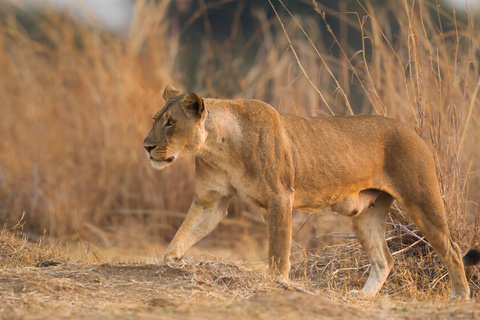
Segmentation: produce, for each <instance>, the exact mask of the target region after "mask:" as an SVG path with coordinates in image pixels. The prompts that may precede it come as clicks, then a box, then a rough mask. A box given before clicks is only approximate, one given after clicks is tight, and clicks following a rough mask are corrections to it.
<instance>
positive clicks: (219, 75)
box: [0, 0, 480, 300]
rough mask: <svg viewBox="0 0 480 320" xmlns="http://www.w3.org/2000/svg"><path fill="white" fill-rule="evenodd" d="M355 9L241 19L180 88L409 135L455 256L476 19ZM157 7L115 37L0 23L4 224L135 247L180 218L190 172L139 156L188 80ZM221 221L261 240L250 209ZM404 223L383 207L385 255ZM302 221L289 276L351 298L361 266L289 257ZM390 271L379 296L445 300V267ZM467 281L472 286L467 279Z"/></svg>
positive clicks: (470, 178) (9, 14)
mask: <svg viewBox="0 0 480 320" xmlns="http://www.w3.org/2000/svg"><path fill="white" fill-rule="evenodd" d="M365 3H366V4H364V5H363V7H361V6H360V4H358V3H357V4H356V5H352V8H350V7H348V8H346V7H344V8H343V9H345V11H348V12H340V13H338V12H331V11H330V10H329V9H328V8H325V7H322V6H321V5H320V4H316V3H313V8H312V10H317V12H318V13H319V15H318V16H304V17H297V18H298V19H294V17H293V16H290V15H289V13H288V11H286V10H285V8H284V7H283V6H282V3H281V2H273V5H274V7H275V8H276V10H277V12H278V18H277V17H275V16H271V17H269V16H268V15H267V14H266V13H265V11H264V10H256V9H254V10H253V11H252V13H251V14H252V19H253V20H254V22H255V24H256V25H257V29H256V30H255V32H254V33H253V34H251V35H250V34H242V32H241V28H239V27H238V25H237V27H232V29H231V34H230V36H229V38H228V41H219V40H218V39H215V37H209V36H205V38H204V39H201V45H200V47H199V48H195V51H196V52H197V53H198V54H199V56H200V57H201V58H200V59H199V63H198V65H197V66H196V69H197V72H196V73H195V75H196V77H197V78H195V79H194V81H190V79H189V81H190V83H192V82H193V83H195V86H196V87H195V88H186V89H195V90H197V91H198V92H199V93H200V94H203V95H208V96H220V97H241V98H257V99H262V100H265V101H267V102H269V103H271V104H272V105H273V106H274V107H275V108H277V109H278V110H279V111H281V112H294V113H299V114H304V115H317V116H324V115H329V114H331V113H334V114H338V115H340V114H349V113H351V112H352V111H353V112H355V113H360V112H362V113H378V114H384V115H388V116H391V117H394V118H399V119H401V120H402V121H404V122H406V123H408V124H410V125H411V126H412V127H415V128H416V130H417V132H418V133H419V134H420V135H421V136H422V137H423V138H424V139H425V140H426V141H427V142H428V143H429V144H430V146H431V150H432V154H434V156H435V160H436V163H437V173H438V178H439V181H440V186H441V192H442V194H443V199H444V203H445V208H446V213H447V216H448V219H449V221H450V229H451V231H452V234H453V236H454V238H455V240H456V241H457V242H458V243H459V244H460V245H461V247H462V249H464V250H466V249H467V248H468V247H470V246H471V245H472V244H475V243H476V242H477V241H478V224H475V223H473V222H474V220H475V217H476V216H478V213H479V205H478V203H479V202H480V187H479V186H480V179H479V177H480V174H479V172H480V161H479V159H480V151H479V150H480V149H479V148H478V147H476V146H477V145H478V143H479V142H480V141H479V138H480V121H479V119H480V109H479V108H478V104H477V103H478V99H477V92H478V88H479V87H480V82H479V73H480V70H479V63H478V59H477V58H476V57H477V56H478V54H479V53H480V52H479V51H480V34H478V33H475V32H474V30H475V28H476V27H475V26H476V24H477V23H478V21H476V20H475V19H474V18H473V17H474V14H473V13H472V12H468V13H467V14H468V15H467V16H465V17H464V18H460V14H459V13H457V12H455V11H454V10H452V8H450V7H449V6H445V5H442V6H433V5H431V4H430V3H429V2H427V1H407V0H396V1H390V2H389V4H388V5H385V6H382V7H375V8H374V7H373V6H372V5H371V4H369V2H368V1H367V2H365ZM168 5H169V2H168V1H157V2H156V3H155V4H154V3H153V2H152V1H137V2H136V7H135V14H134V16H135V19H134V22H133V23H132V26H131V29H130V32H129V33H128V35H126V36H125V37H123V38H121V37H120V38H119V37H117V36H115V35H112V34H109V33H107V32H105V31H102V30H101V29H99V28H94V27H87V26H84V25H82V24H80V23H78V22H76V21H75V20H74V19H72V18H71V17H70V16H68V14H67V15H59V14H58V13H55V12H53V11H48V10H47V11H45V12H44V13H43V14H42V15H40V16H38V17H35V19H34V21H35V24H34V26H33V27H31V26H30V28H31V29H29V30H27V29H28V28H29V27H28V26H27V25H25V24H22V23H20V21H21V19H20V20H19V19H17V17H16V15H15V13H14V12H13V11H8V10H7V11H4V12H2V13H1V14H0V65H2V66H4V69H3V70H2V73H0V96H1V97H2V99H1V101H0V109H1V117H0V136H1V137H2V139H0V150H1V152H0V219H1V220H2V221H6V220H8V221H18V219H19V217H20V216H21V214H22V212H26V221H27V224H26V225H25V230H27V231H28V232H34V233H37V234H43V231H44V230H46V231H47V233H48V234H50V235H53V236H56V237H59V238H61V239H64V240H78V239H84V240H85V239H86V240H89V241H90V239H93V238H97V239H100V241H101V242H103V243H108V242H109V241H111V240H112V239H114V238H115V236H116V233H117V231H118V228H119V226H130V225H132V224H138V225H140V226H141V227H142V229H141V230H142V231H141V232H132V234H131V236H132V237H133V238H132V239H136V238H135V237H136V236H138V235H139V234H140V233H143V234H145V235H148V236H149V237H153V238H154V239H157V240H158V238H162V239H165V240H168V239H170V238H171V236H172V235H173V233H174V232H175V230H176V229H177V227H178V225H179V223H180V222H181V218H182V216H183V215H182V214H180V215H179V214H178V212H182V213H184V212H186V210H187V209H188V207H189V205H190V201H191V199H192V196H193V184H194V181H193V179H194V178H193V163H192V159H191V158H185V159H183V160H179V161H178V163H175V166H173V167H172V168H169V169H168V170H166V171H165V172H162V173H158V172H155V171H153V170H152V169H151V168H150V167H149V164H148V161H146V159H145V156H144V153H143V150H142V144H141V142H142V140H143V138H144V136H145V134H146V133H147V132H148V130H149V126H150V118H151V116H152V115H153V114H154V113H155V111H157V110H158V109H159V108H160V107H161V105H162V103H163V101H162V99H161V97H160V92H161V90H162V88H163V87H164V86H165V85H166V84H168V83H176V84H177V86H181V85H179V84H181V83H186V82H187V81H186V79H185V78H186V76H184V75H182V74H179V69H181V68H180V67H179V65H181V64H182V63H183V61H182V60H181V59H180V57H181V54H180V50H179V48H180V46H181V44H180V40H179V39H180V36H181V32H186V31H185V30H176V29H175V27H174V26H171V25H169V19H168V17H167V16H166V13H167V10H166V8H167V7H168ZM353 7H355V8H353ZM22 14H23V15H25V16H27V17H28V15H30V14H29V13H22ZM332 17H336V18H338V19H339V24H340V28H339V30H340V34H338V35H337V34H335V33H334V32H333V31H331V29H330V28H329V23H331V21H332V19H333V18H332ZM279 20H280V21H281V23H279ZM235 23H238V19H234V24H235ZM32 30H35V32H33V33H32ZM321 30H327V32H321ZM303 31H305V34H304V33H303ZM313 45H314V46H315V47H314V46H313ZM252 48H253V49H254V50H252ZM219 52H221V53H222V54H219ZM252 52H254V54H253V55H252ZM293 52H295V55H293V54H292V53H293ZM300 65H301V66H300ZM206 75H208V76H206ZM311 83H313V84H314V85H315V86H316V87H317V90H318V91H317V90H316V89H315V88H313V86H312V85H311ZM330 110H331V111H330ZM230 209H231V210H230V211H231V212H232V214H233V215H234V216H236V218H235V219H237V220H234V222H233V223H232V222H230V223H229V222H225V223H224V224H223V225H222V226H221V229H222V230H223V231H224V232H225V233H231V232H230V231H231V230H234V231H236V232H237V233H235V235H236V237H237V238H235V239H238V241H245V243H252V244H253V243H254V242H260V240H258V239H257V238H256V237H257V236H258V235H259V234H261V231H258V228H259V225H261V223H260V224H259V223H258V222H254V223H252V221H251V220H252V219H250V218H245V215H242V217H240V218H239V217H238V216H239V215H240V213H241V212H243V211H245V210H247V211H250V212H252V211H253V209H252V207H250V206H248V205H245V204H243V203H242V202H241V201H239V200H238V199H237V200H235V201H234V203H233V204H232V206H231V208H230ZM407 216H408V215H406V214H405V213H404V212H402V211H401V210H400V209H399V208H395V209H394V210H393V212H392V217H391V218H390V222H391V223H392V224H393V225H392V227H391V229H392V230H391V231H389V232H393V233H391V234H390V235H391V236H395V237H396V238H395V239H396V240H394V239H392V240H391V241H390V245H391V246H392V249H393V250H394V251H396V252H399V250H403V248H406V247H408V246H409V245H410V244H411V242H406V243H404V244H403V245H402V246H400V245H399V243H398V239H403V237H404V236H403V235H402V234H401V233H400V230H404V227H405V226H408V225H409V222H408V219H407V218H406V217H407ZM307 217H308V215H303V214H302V213H298V214H297V215H296V219H297V221H296V223H297V225H296V228H295V235H296V234H299V236H298V238H296V239H295V241H296V242H298V243H299V244H300V246H299V247H300V249H299V250H296V252H295V254H296V255H303V256H304V257H305V259H304V260H303V261H302V259H299V260H300V262H299V263H300V264H298V265H297V266H296V268H295V269H294V275H295V277H297V278H298V277H299V278H298V279H306V280H304V281H305V282H306V283H310V284H311V285H312V286H313V287H315V288H319V287H321V286H324V285H326V287H327V288H332V290H334V291H335V292H338V294H341V293H342V292H344V291H345V290H346V288H349V289H351V288H352V287H355V286H357V287H358V286H359V285H361V283H363V281H364V280H365V279H366V274H368V272H367V273H365V271H368V266H367V262H366V261H365V257H364V256H363V254H362V253H361V251H360V249H359V247H358V245H356V244H347V245H343V246H338V247H330V248H328V250H327V251H328V252H330V253H328V254H323V255H320V253H321V252H323V251H322V250H324V249H322V248H319V251H318V252H315V250H311V252H313V253H316V254H314V255H313V256H310V255H309V254H310V253H307V252H306V251H305V250H303V249H302V248H303V247H306V246H307V244H308V246H309V248H310V247H312V243H315V238H314V236H315V235H319V233H320V235H321V234H322V233H324V232H323V231H316V229H315V228H316V226H315V223H312V222H309V223H307V224H306V225H305V226H303V222H304V221H305V219H307ZM314 218H315V219H316V217H314ZM315 219H311V221H313V220H315ZM318 223H319V224H320V223H321V221H320V222H318ZM333 224H334V223H332V225H333ZM302 226H303V229H302ZM402 226H403V227H402ZM299 229H302V232H301V234H300V233H299V232H298V230H299ZM4 230H5V229H4ZM123 230H124V229H123ZM132 230H133V229H132ZM135 230H138V229H135ZM2 232H7V231H2ZM220 232H221V231H220ZM263 232H264V231H263ZM395 232H396V233H395ZM221 234H222V233H218V235H221ZM407 235H408V233H407ZM128 236H130V235H128ZM9 237H10V236H9V235H8V234H7V233H5V235H4V234H3V233H2V238H6V239H9ZM124 238H127V237H124ZM10 239H12V238H11V237H10ZM128 239H131V238H130V237H128ZM212 239H215V238H212ZM242 239H243V240H242ZM245 239H248V241H250V242H248V241H246V240H245ZM252 239H253V240H252ZM312 239H313V240H312ZM2 241H3V240H2ZM92 241H93V240H92ZM212 242H213V241H212ZM5 243H7V242H5ZM25 243H26V242H25ZM25 245H27V244H25ZM214 245H215V244H214ZM325 250H326V249H325ZM33 252H35V250H33ZM39 254H40V253H39ZM45 254H46V253H45ZM39 256H41V254H40V255H39ZM17 258H18V257H17ZM29 259H31V260H29V261H36V260H35V259H37V258H35V259H34V258H29ZM42 259H43V258H42ZM100 260H101V258H100ZM396 261H397V266H396V268H395V269H394V270H395V271H394V273H392V275H391V276H390V279H389V283H391V285H388V287H387V288H386V289H384V290H387V292H388V293H390V294H392V295H394V296H395V295H398V296H399V297H402V298H405V299H406V298H412V299H418V300H422V299H427V298H430V297H433V296H434V295H435V296H441V297H446V296H447V295H448V290H446V288H448V283H447V280H446V279H445V278H442V276H443V274H444V269H443V265H442V264H441V263H440V264H439V263H438V261H437V260H436V258H435V255H432V253H431V251H430V249H428V246H427V245H425V244H423V242H420V243H418V244H417V245H415V246H412V247H411V248H409V249H408V250H405V251H402V252H399V253H398V254H397V256H396ZM9 263H10V262H9ZM32 263H33V262H32ZM343 268H351V269H343ZM337 270H340V271H337ZM470 275H471V276H475V277H478V275H477V272H476V270H474V271H472V272H470ZM302 277H304V278H302ZM305 277H306V278H305ZM315 279H322V280H321V281H324V282H321V283H318V284H317V283H316V282H315V281H320V280H315ZM475 279H476V278H475ZM474 289H475V290H476V288H475V287H474ZM475 292H476V291H475Z"/></svg>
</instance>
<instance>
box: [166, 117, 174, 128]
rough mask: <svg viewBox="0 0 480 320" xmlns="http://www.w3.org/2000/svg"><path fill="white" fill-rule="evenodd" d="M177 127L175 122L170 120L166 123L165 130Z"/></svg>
mask: <svg viewBox="0 0 480 320" xmlns="http://www.w3.org/2000/svg"><path fill="white" fill-rule="evenodd" d="M174 125H175V121H173V120H172V119H168V120H167V122H165V128H170V127H173V126H174Z"/></svg>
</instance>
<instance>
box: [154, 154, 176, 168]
mask: <svg viewBox="0 0 480 320" xmlns="http://www.w3.org/2000/svg"><path fill="white" fill-rule="evenodd" d="M174 160H175V158H174V157H171V158H168V159H166V160H161V161H160V160H155V159H150V164H151V165H152V167H153V168H154V169H155V170H163V169H165V168H166V167H168V166H169V165H170V164H171V163H172V162H173V161H174Z"/></svg>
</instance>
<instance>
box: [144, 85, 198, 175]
mask: <svg viewBox="0 0 480 320" xmlns="http://www.w3.org/2000/svg"><path fill="white" fill-rule="evenodd" d="M163 98H164V99H165V105H164V106H163V108H162V109H161V110H160V111H159V112H157V114H156V115H155V116H154V117H153V127H152V129H151V130H150V132H149V133H148V135H147V137H146V138H145V140H144V141H143V147H144V148H145V150H147V157H148V159H150V161H151V163H152V166H153V167H154V168H155V169H158V170H161V169H163V168H165V167H166V166H168V165H169V164H171V163H172V162H173V161H175V159H177V158H178V157H179V156H180V155H181V154H185V153H187V152H192V151H198V150H199V149H200V148H201V146H202V145H203V143H204V142H205V139H206V134H205V128H204V122H205V117H206V110H205V106H204V104H203V100H202V98H200V97H199V96H198V95H197V94H195V93H187V94H180V92H178V91H177V90H176V89H175V88H174V87H173V86H170V85H169V86H167V87H166V88H165V90H164V91H163Z"/></svg>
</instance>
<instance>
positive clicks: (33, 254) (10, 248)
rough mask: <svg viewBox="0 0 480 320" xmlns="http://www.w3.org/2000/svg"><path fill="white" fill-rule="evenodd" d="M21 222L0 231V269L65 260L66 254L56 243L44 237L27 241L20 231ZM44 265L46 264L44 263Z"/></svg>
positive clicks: (66, 259)
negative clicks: (34, 240)
mask: <svg viewBox="0 0 480 320" xmlns="http://www.w3.org/2000/svg"><path fill="white" fill-rule="evenodd" d="M22 223H23V222H20V223H18V224H17V225H16V226H14V227H13V228H7V227H6V226H3V228H2V230H1V231H0V270H1V269H17V268H24V267H34V266H40V264H41V263H43V262H49V261H55V262H66V261H68V260H69V258H68V255H67V254H66V253H65V252H64V251H63V250H62V249H61V247H60V246H59V245H58V244H52V243H48V242H47V240H46V239H45V237H40V238H39V239H38V240H37V241H36V242H32V241H29V239H28V238H27V236H26V235H25V234H24V233H23V232H22ZM44 266H46V265H45V264H44Z"/></svg>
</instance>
